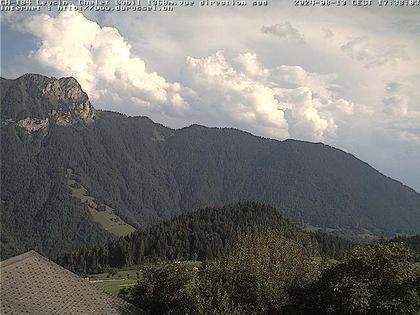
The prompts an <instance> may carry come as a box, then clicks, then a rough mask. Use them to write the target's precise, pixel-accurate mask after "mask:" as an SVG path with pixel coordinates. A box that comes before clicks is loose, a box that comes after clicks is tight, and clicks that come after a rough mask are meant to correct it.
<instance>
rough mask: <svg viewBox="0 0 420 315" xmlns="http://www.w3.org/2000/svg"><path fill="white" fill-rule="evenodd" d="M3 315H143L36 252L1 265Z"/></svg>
mask: <svg viewBox="0 0 420 315" xmlns="http://www.w3.org/2000/svg"><path fill="white" fill-rule="evenodd" d="M0 288H1V292H0V296H1V305H0V314H2V315H6V314H34V315H36V314H62V315H65V314H124V315H125V314H127V315H128V314H141V313H143V312H141V310H139V309H138V308H136V307H134V306H133V305H131V304H129V303H128V302H126V301H124V300H122V299H120V298H118V297H114V296H112V295H110V294H108V293H105V292H103V291H102V290H101V289H99V288H97V287H95V285H93V284H91V283H89V281H87V280H85V279H83V278H81V277H79V276H77V275H75V274H74V273H72V272H70V271H68V270H67V269H64V268H63V267H61V266H59V265H57V264H55V263H53V262H52V261H50V260H48V259H47V258H45V257H43V256H41V255H40V254H38V253H37V252H35V251H30V252H27V253H25V254H22V255H19V256H16V257H12V258H9V259H7V260H5V261H2V262H0Z"/></svg>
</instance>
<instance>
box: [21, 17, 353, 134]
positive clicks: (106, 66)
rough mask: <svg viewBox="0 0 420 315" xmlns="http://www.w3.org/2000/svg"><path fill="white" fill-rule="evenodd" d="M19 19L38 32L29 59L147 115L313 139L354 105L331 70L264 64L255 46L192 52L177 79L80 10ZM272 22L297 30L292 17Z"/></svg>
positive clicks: (102, 98)
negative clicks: (228, 53)
mask: <svg viewBox="0 0 420 315" xmlns="http://www.w3.org/2000/svg"><path fill="white" fill-rule="evenodd" d="M18 27H19V28H20V30H21V31H24V32H27V33H30V34H32V35H34V36H36V37H37V38H38V39H39V40H40V45H39V47H38V48H37V49H36V50H34V51H33V52H32V53H31V54H30V56H29V59H30V60H31V61H32V62H35V63H37V64H39V65H42V66H44V67H46V68H48V69H52V70H53V72H54V73H56V74H57V75H59V76H61V75H63V76H68V75H72V76H74V77H75V78H76V79H77V80H78V81H79V82H80V83H81V85H82V87H83V88H84V89H85V90H86V91H87V92H88V93H89V95H90V96H91V97H92V98H93V101H94V103H96V104H98V103H99V104H105V106H106V103H112V104H113V108H114V109H118V106H119V105H122V106H131V107H135V108H139V109H140V112H141V113H142V114H145V115H149V114H150V113H154V114H158V115H161V116H162V117H169V118H173V117H178V118H179V117H181V118H182V117H186V118H185V120H186V123H188V122H192V121H194V122H201V123H205V124H208V125H217V126H232V127H237V128H241V129H245V130H248V131H251V132H254V133H257V134H260V135H264V136H269V137H273V138H277V139H284V138H287V137H293V138H299V139H305V140H315V141H322V140H325V138H326V137H330V136H333V135H334V134H335V130H336V128H337V126H336V124H335V122H334V114H333V113H334V112H335V111H340V108H345V110H344V111H345V112H347V113H349V109H348V108H347V107H348V106H347V107H346V106H343V103H345V102H346V101H345V100H342V99H339V98H337V97H336V96H335V95H334V93H332V92H331V87H332V84H331V81H333V79H334V76H331V75H318V74H315V73H310V72H307V71H305V70H304V69H303V68H302V67H299V66H286V65H281V66H277V67H273V68H265V67H264V66H263V64H262V63H261V62H260V61H259V60H258V58H257V55H256V54H255V53H251V52H246V53H242V54H239V55H238V56H237V57H235V58H231V59H229V60H228V59H227V58H226V57H225V54H224V53H223V52H222V51H219V52H216V53H215V54H213V55H210V56H208V57H202V58H194V57H187V58H186V62H185V66H184V69H183V74H184V75H183V78H182V81H181V83H172V82H169V81H168V80H166V79H165V78H164V77H163V76H161V75H159V74H157V73H156V72H150V71H148V70H147V67H146V64H145V62H144V61H143V60H142V59H141V58H140V57H139V56H138V55H135V54H133V53H132V51H131V50H132V48H131V46H130V45H129V44H128V42H127V41H126V40H125V38H124V37H123V36H122V35H121V34H120V33H119V31H118V30H117V29H115V28H112V27H101V26H99V25H98V24H97V23H96V22H93V21H91V20H89V19H87V18H86V17H85V16H84V15H83V14H81V13H78V12H74V11H68V12H63V13H61V14H59V15H58V16H56V17H53V16H49V15H35V16H31V17H29V18H27V19H23V20H22V21H20V23H19V24H18ZM272 30H274V31H275V32H276V33H277V35H280V33H281V32H287V33H289V34H294V35H293V36H294V37H296V34H297V33H296V31H295V30H294V29H293V28H292V27H291V26H290V24H288V23H286V24H284V25H283V26H282V25H280V24H279V25H276V26H273V28H272ZM285 36H286V35H285ZM287 36H289V35H287ZM287 36H286V37H287ZM290 36H291V35H290Z"/></svg>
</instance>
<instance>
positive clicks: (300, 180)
mask: <svg viewBox="0 0 420 315" xmlns="http://www.w3.org/2000/svg"><path fill="white" fill-rule="evenodd" d="M0 99H1V115H2V117H1V125H2V126H1V141H2V142H1V150H2V161H1V163H2V165H1V166H2V174H1V181H2V191H1V207H2V216H1V228H2V235H1V243H2V255H3V256H8V255H12V254H16V253H17V252H19V251H23V250H26V249H28V248H33V247H35V248H36V249H37V250H39V251H41V252H43V253H47V254H57V253H59V252H62V251H64V250H68V249H70V248H75V247H77V246H79V245H81V244H86V245H89V244H90V245H92V244H96V243H98V242H99V243H103V242H105V241H106V240H109V239H112V238H113V236H112V235H111V234H110V233H109V232H108V231H107V230H106V229H104V227H103V226H101V225H100V224H98V223H97V222H95V221H93V219H92V215H91V213H90V212H89V211H90V210H91V209H89V207H88V205H86V204H84V203H83V202H82V201H81V199H78V198H75V197H73V196H72V192H71V189H70V188H69V186H68V185H67V183H68V182H69V180H70V179H69V174H72V176H73V178H72V179H71V180H73V181H75V182H77V183H76V184H77V185H81V186H83V189H85V190H86V191H87V193H88V194H89V196H90V197H91V198H94V199H95V202H96V203H97V204H98V205H100V204H103V205H106V206H107V207H110V208H112V209H113V211H114V212H115V214H116V215H118V217H119V218H120V219H121V220H123V221H124V222H126V223H127V224H128V225H131V226H134V227H144V226H146V225H148V224H150V223H153V222H157V221H159V220H162V219H166V218H169V217H171V216H173V215H176V214H181V213H183V212H188V211H191V210H193V209H196V208H198V207H205V206H221V205H223V204H226V203H231V202H236V201H243V200H249V201H259V202H263V203H267V204H270V205H271V206H274V207H276V208H277V209H279V210H280V211H281V212H283V213H284V214H286V215H287V216H288V217H290V218H291V219H293V220H294V221H296V222H298V223H309V224H311V225H314V226H319V227H331V228H347V229H355V230H356V229H359V228H364V229H368V230H370V231H372V232H375V233H385V234H388V233H389V234H392V233H395V232H404V233H414V232H420V195H419V194H418V193H416V192H415V191H414V190H412V189H410V188H408V187H406V186H404V185H402V184H401V183H399V182H397V181H395V180H392V179H390V178H388V177H386V176H383V175H382V174H380V173H379V172H377V171H376V170H375V169H373V168H372V167H370V166H369V165H367V164H366V163H364V162H362V161H360V160H358V159H357V158H355V157H354V156H352V155H351V154H347V153H345V152H343V151H340V150H337V149H334V148H332V147H330V146H327V145H323V144H320V143H309V142H302V141H295V140H286V141H276V140H271V139H265V138H260V137H256V136H253V135H251V134H249V133H246V132H242V131H240V130H234V129H228V128H223V129H220V128H206V127H202V126H198V125H193V126H190V127H187V128H183V129H180V130H174V129H170V128H166V127H164V126H162V125H160V124H156V123H154V122H152V121H151V120H150V119H148V118H146V117H128V116H125V115H123V114H119V113H113V112H105V111H99V110H95V109H94V108H93V106H92V105H91V104H90V102H89V99H88V96H87V95H86V94H85V93H84V92H83V91H82V89H81V87H80V85H79V84H78V83H77V82H76V80H74V79H73V78H62V79H55V78H47V77H43V76H40V75H35V74H28V75H24V76H22V77H20V78H18V79H16V80H6V79H2V80H1V96H0Z"/></svg>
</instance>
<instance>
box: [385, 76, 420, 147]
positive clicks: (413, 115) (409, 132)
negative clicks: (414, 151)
mask: <svg viewBox="0 0 420 315" xmlns="http://www.w3.org/2000/svg"><path fill="white" fill-rule="evenodd" d="M418 79H419V78H418V77H414V78H410V80H409V81H406V82H389V83H388V84H387V85H386V87H385V94H384V98H383V100H382V102H383V111H384V114H385V115H386V116H385V117H386V120H387V125H388V128H389V129H391V130H392V132H393V133H396V134H398V135H399V137H400V139H401V140H403V141H407V142H410V141H413V142H417V143H419V142H420V103H419V101H418V100H419V99H420V92H419V91H418V88H417V86H416V85H415V83H414V82H416V80H418Z"/></svg>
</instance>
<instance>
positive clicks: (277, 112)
mask: <svg viewBox="0 0 420 315" xmlns="http://www.w3.org/2000/svg"><path fill="white" fill-rule="evenodd" d="M187 69H188V78H189V81H188V85H189V86H190V87H191V88H192V89H194V90H195V91H196V92H197V93H198V95H200V96H203V95H205V96H206V97H204V98H201V99H200V103H201V106H205V107H207V108H213V109H216V112H218V113H222V115H221V117H219V119H225V120H228V121H230V124H232V123H233V124H234V121H235V120H237V122H241V123H244V125H247V126H252V129H253V130H256V131H257V132H258V133H260V134H264V135H268V136H271V137H275V138H285V137H287V136H290V137H292V138H298V139H306V140H316V141H321V140H324V139H326V137H329V136H333V135H334V134H335V131H336V129H337V125H336V124H335V122H334V117H333V114H332V113H333V112H334V111H337V110H338V111H341V110H342V107H345V106H343V103H346V101H345V100H343V99H338V98H336V96H335V95H334V93H332V92H331V91H330V90H329V80H330V79H331V76H325V75H317V74H314V73H309V72H307V71H305V70H304V69H303V68H301V67H298V66H279V67H275V68H264V67H263V66H262V64H261V63H260V62H259V61H258V60H257V57H256V55H255V54H251V53H245V54H241V55H239V56H238V57H236V58H234V59H233V60H232V61H231V62H229V61H228V60H226V58H225V55H224V54H223V52H221V51H219V52H217V53H216V54H215V55H212V56H209V57H205V58H200V59H196V58H192V57H188V60H187ZM347 104H350V103H349V102H347ZM347 106H350V105H347ZM344 111H346V112H347V113H348V112H349V109H348V108H345V110H344ZM238 119H239V121H238Z"/></svg>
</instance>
